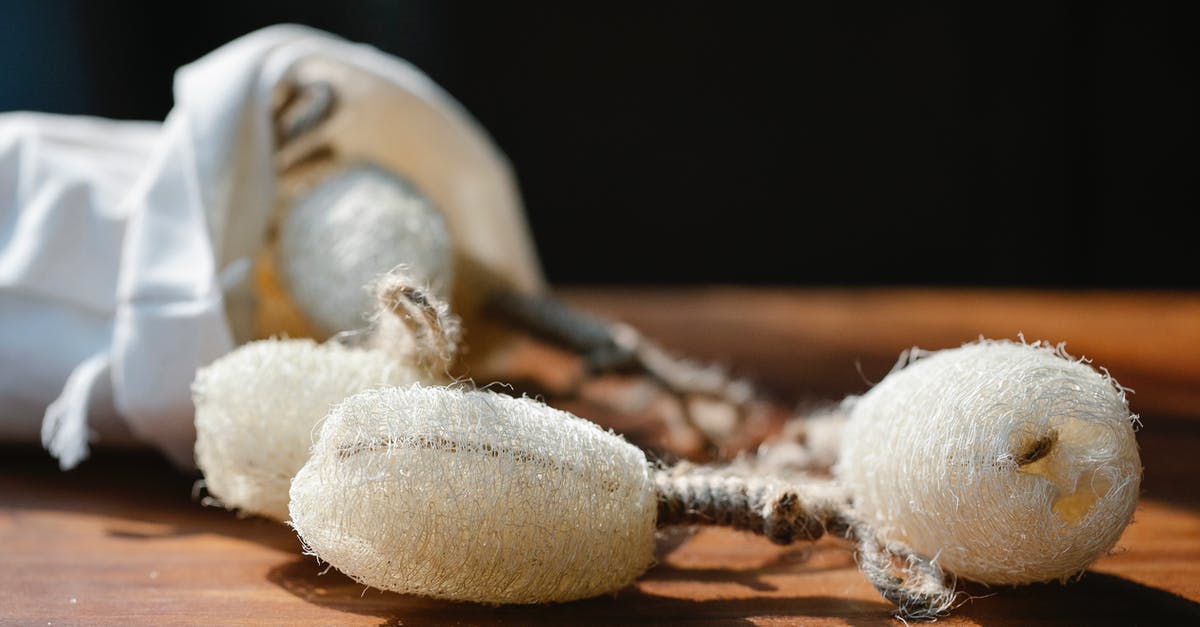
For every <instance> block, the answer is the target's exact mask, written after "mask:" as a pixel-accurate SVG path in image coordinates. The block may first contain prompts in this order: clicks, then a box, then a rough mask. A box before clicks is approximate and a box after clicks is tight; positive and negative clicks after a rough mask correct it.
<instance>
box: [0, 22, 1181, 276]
mask: <svg viewBox="0 0 1200 627" xmlns="http://www.w3.org/2000/svg"><path fill="white" fill-rule="evenodd" d="M783 6H785V4H784V3H778V4H776V3H770V4H767V3H763V4H749V3H722V4H707V5H705V4H698V3H671V4H658V3H653V4H651V3H644V4H642V3H631V4H623V3H614V2H603V3H548V2H547V3H537V4H534V3H527V4H526V3H523V4H520V5H515V6H514V5H508V4H506V3H482V2H481V3H467V2H442V1H437V0H428V1H420V2H403V1H397V2H388V1H383V0H379V1H373V2H337V3H326V2H304V1H299V0H290V1H287V2H278V1H272V2H261V1H250V0H242V1H239V2H228V1H224V0H208V1H205V2H196V3H176V2H161V3H149V2H147V3H142V2H137V3H134V2H85V1H81V2H65V1H64V2H59V1H47V2H35V1H29V2H9V1H8V0H0V110H10V109H34V110H44V111H54V112H62V113H80V114H93V115H100V116H109V117H117V118H145V119H161V118H162V117H163V116H164V115H165V114H166V112H167V110H168V109H169V108H170V106H171V91H170V90H171V74H172V72H173V70H174V69H175V68H176V67H177V66H179V65H181V64H184V63H187V62H189V61H191V60H194V59H196V58H197V57H200V56H202V55H203V54H205V53H206V52H208V51H210V50H212V49H214V48H216V47H218V46H220V45H221V44H222V43H224V42H226V41H228V40H230V39H233V38H235V37H237V36H239V35H241V34H244V33H246V32H248V31H250V30H253V29H256V28H259V27H262V26H266V25H269V24H273V23H277V22H283V21H291V22H300V23H305V24H309V25H312V26H316V27H319V28H323V29H326V30H329V31H332V32H334V33H337V34H340V35H342V36H344V37H346V38H349V39H353V40H358V41H365V42H368V43H371V44H374V45H375V46H377V47H379V48H381V49H383V50H386V51H388V52H392V53H395V54H397V55H399V56H402V57H405V58H407V59H409V60H410V61H412V62H414V63H415V64H416V65H417V66H419V67H421V68H423V69H424V70H425V71H426V72H427V73H429V74H430V75H431V76H432V77H433V79H434V80H435V81H437V82H439V83H441V84H442V85H443V86H444V87H445V88H446V89H447V90H448V91H449V92H450V93H452V94H454V95H455V96H456V97H457V98H458V99H459V100H460V101H462V103H463V104H464V105H466V107H467V108H468V109H469V110H470V111H472V112H473V113H474V115H475V116H476V117H477V118H478V119H479V120H480V121H481V122H482V123H483V125H484V126H485V127H487V128H488V129H489V130H490V131H491V133H492V134H493V136H494V137H495V139H496V141H497V142H498V143H499V145H500V146H501V147H502V149H503V150H504V151H505V152H506V153H507V154H508V155H509V157H510V158H511V160H512V161H513V163H514V164H515V166H516V169H517V172H518V175H519V178H520V182H521V186H522V189H523V192H524V194H525V199H526V204H527V209H528V215H529V219H530V222H531V224H532V227H533V230H534V233H535V236H536V238H537V241H538V246H539V249H540V253H541V255H542V261H543V263H544V265H545V267H546V270H547V274H548V275H549V277H550V279H551V280H552V281H553V282H556V283H710V282H729V283H777V284H852V285H859V284H931V285H942V284H948V285H1025V286H1073V287H1116V286H1121V287H1131V286H1132V287H1188V288H1192V287H1197V286H1200V280H1198V277H1197V273H1196V271H1195V268H1196V267H1197V261H1196V249H1197V246H1196V236H1195V232H1196V231H1195V230H1194V227H1192V226H1190V225H1191V224H1193V223H1192V222H1191V220H1192V219H1193V218H1194V213H1195V212H1196V209H1197V207H1200V202H1198V198H1197V193H1196V180H1197V172H1198V169H1197V159H1196V148H1197V142H1196V139H1197V134H1196V115H1195V112H1196V110H1197V109H1198V108H1200V106H1198V103H1197V101H1196V100H1197V99H1196V85H1197V78H1198V75H1197V65H1196V63H1195V62H1194V60H1193V59H1195V58H1197V57H1198V56H1200V55H1197V50H1196V48H1197V45H1196V41H1197V37H1196V35H1195V28H1196V22H1195V21H1193V20H1190V19H1187V17H1186V16H1185V15H1183V14H1182V10H1181V9H1182V7H1184V6H1185V5H1183V4H1182V3H1181V4H1180V5H1165V4H1142V3H1129V4H1128V5H1123V4H1122V5H1117V4H1113V5H1107V4H1101V3H1091V2H1078V3H1062V2H1040V3H1031V4H1029V5H1024V6H1021V7H1014V6H1013V5H1011V4H1007V3H1004V4H997V5H994V6H988V7H984V6H979V5H976V4H974V3H972V4H971V5H970V6H966V3H964V5H963V6H960V5H959V4H958V3H949V2H947V3H904V4H903V6H901V5H900V3H878V4H875V3H857V2H850V3H832V2H830V3H825V2H822V3H803V4H800V5H799V6H791V7H789V8H788V9H787V10H786V11H784V10H783V9H782V8H779V7H783ZM1185 225H1186V226H1185Z"/></svg>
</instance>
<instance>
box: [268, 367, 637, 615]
mask: <svg viewBox="0 0 1200 627" xmlns="http://www.w3.org/2000/svg"><path fill="white" fill-rule="evenodd" d="M656 511H657V500H656V498H655V495H654V491H653V484H652V481H651V477H650V470H649V467H648V465H647V463H646V460H645V457H644V455H643V454H642V452H641V451H640V450H639V449H638V448H637V447H634V446H633V445H631V444H629V443H627V442H625V441H624V440H623V439H621V438H620V437H618V436H615V435H612V434H611V433H608V432H605V431H603V430H601V429H600V428H599V427H597V426H596V425H594V424H592V423H590V422H587V421H584V420H582V419H579V418H576V417H574V416H572V415H570V414H567V413H565V412H562V411H559V410H556V409H552V408H550V407H547V406H545V405H542V404H541V403H538V402H536V401H532V400H529V399H524V398H512V397H508V396H502V395H498V394H493V393H490V392H479V391H472V392H463V391H460V390H455V389H449V388H428V387H421V386H410V387H405V388H392V389H381V390H369V391H365V392H362V393H360V394H358V395H356V396H353V397H351V398H349V399H347V400H346V401H345V402H343V403H341V404H340V405H338V406H337V407H336V408H335V409H334V410H333V412H332V413H331V414H330V416H329V417H328V419H327V420H326V421H325V423H324V425H323V426H322V428H321V434H320V440H319V441H318V443H317V445H316V446H315V447H314V449H313V454H312V458H311V459H310V460H309V462H308V463H307V464H306V465H305V466H304V468H303V469H302V470H301V471H300V473H299V474H297V475H296V478H295V481H294V482H293V483H292V489H291V517H292V525H293V526H294V527H295V528H296V531H297V532H298V533H299V535H300V537H301V538H302V539H303V541H304V543H305V545H306V546H307V547H308V550H309V551H310V552H311V553H313V554H315V555H317V556H319V557H320V558H321V559H323V560H325V561H327V562H329V563H330V564H332V565H334V566H335V567H337V568H338V570H341V571H342V572H344V573H346V574H347V575H349V576H351V577H353V578H354V579H356V580H357V581H359V582H362V583H364V584H367V585H370V586H374V587H377V588H382V589H385V590H394V591H397V592H403V593H411V594H421V595H429V596H435V597H439V598H445V599H455V600H466V601H478V602H485V603H541V602H548V601H569V600H572V599H579V598H584V597H590V596H595V595H598V594H604V593H606V592H611V591H614V590H617V589H620V588H621V587H623V586H625V585H627V584H628V583H630V582H631V581H633V579H634V578H636V577H637V576H638V575H640V574H641V573H642V572H643V571H644V570H645V569H646V568H647V567H648V566H649V565H650V564H651V562H652V561H653V559H654V525H655V515H656Z"/></svg>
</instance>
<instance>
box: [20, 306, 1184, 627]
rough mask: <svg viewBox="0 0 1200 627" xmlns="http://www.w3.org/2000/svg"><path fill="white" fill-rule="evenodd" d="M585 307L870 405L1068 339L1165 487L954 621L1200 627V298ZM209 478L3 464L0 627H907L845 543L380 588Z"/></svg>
mask: <svg viewBox="0 0 1200 627" xmlns="http://www.w3.org/2000/svg"><path fill="white" fill-rule="evenodd" d="M564 293H565V295H566V296H567V297H568V299H569V300H570V301H571V302H573V303H575V304H577V305H580V306H585V307H588V308H590V309H592V310H595V311H599V312H603V313H605V314H608V315H612V316H615V317H619V318H622V319H625V320H627V321H630V322H633V323H635V324H638V325H640V326H641V327H642V328H644V329H645V330H646V331H648V332H649V333H650V334H652V335H655V336H657V337H659V338H661V339H662V340H663V342H664V343H666V344H667V345H669V346H671V347H673V348H675V349H679V350H686V351H688V352H691V353H693V354H698V355H701V356H705V357H710V358H718V359H721V360H723V361H725V362H726V363H728V364H730V365H731V366H732V367H733V368H734V369H735V370H738V371H740V372H743V373H747V374H754V375H756V376H758V377H760V378H761V379H763V380H765V381H767V382H768V383H769V384H770V385H771V386H772V387H773V388H774V389H775V390H776V391H777V393H779V394H780V396H781V398H793V397H794V398H799V397H806V396H807V397H819V396H825V397H834V396H835V395H840V394H843V393H846V392H855V391H862V389H865V387H866V383H865V382H864V378H875V379H878V378H879V377H881V376H882V374H883V373H885V372H886V371H887V369H888V368H889V367H890V365H891V363H892V362H893V361H894V360H895V356H896V354H897V353H898V351H899V350H900V349H902V348H906V347H908V346H911V345H913V344H919V345H922V346H925V347H928V348H937V347H941V346H947V345H954V344H957V343H959V342H961V341H962V340H965V339H971V338H974V337H976V336H978V335H979V334H981V333H982V334H986V335H989V336H1012V335H1013V334H1015V333H1016V332H1017V331H1024V332H1025V334H1026V336H1027V337H1030V338H1031V339H1032V338H1033V337H1044V338H1047V339H1052V340H1055V341H1061V340H1065V341H1067V342H1068V348H1069V349H1073V350H1075V351H1076V352H1078V353H1083V354H1087V355H1089V356H1094V357H1095V358H1096V359H1097V362H1099V363H1101V364H1104V365H1106V366H1108V367H1109V368H1110V369H1111V370H1112V371H1113V372H1114V374H1115V375H1116V376H1117V377H1118V378H1120V379H1121V380H1122V381H1123V382H1125V383H1126V384H1128V385H1131V386H1133V387H1137V388H1138V394H1137V396H1135V397H1134V399H1135V403H1137V408H1138V410H1139V411H1141V412H1142V413H1143V414H1144V416H1143V419H1144V422H1145V425H1146V426H1145V428H1143V429H1142V431H1141V432H1140V433H1139V434H1138V439H1139V443H1140V446H1141V448H1142V459H1143V463H1144V465H1145V466H1146V477H1145V482H1144V490H1143V498H1142V502H1141V505H1140V506H1139V509H1138V513H1137V516H1136V520H1135V522H1134V524H1133V525H1131V526H1130V527H1129V528H1128V529H1127V530H1126V533H1125V535H1124V536H1123V537H1122V539H1121V541H1120V543H1119V545H1118V549H1117V550H1116V551H1115V552H1114V554H1113V555H1110V556H1107V557H1105V558H1103V559H1101V560H1100V561H1099V562H1097V563H1096V564H1095V565H1094V566H1093V567H1092V568H1091V569H1090V570H1089V571H1088V572H1087V573H1085V574H1084V575H1083V577H1082V578H1081V579H1080V580H1079V581H1076V582H1073V583H1071V584H1069V585H1061V584H1057V583H1054V584H1043V585H1036V586H1026V587H1021V588H993V589H990V590H989V589H984V588H982V587H967V591H968V592H969V593H970V594H971V599H970V600H968V601H967V602H966V603H964V604H963V605H962V606H961V607H959V608H958V609H957V610H956V611H955V613H954V614H953V615H952V616H950V617H949V618H947V619H943V620H942V621H941V623H943V624H950V625H1031V624H1033V625H1037V624H1054V625H1091V624H1103V625H1135V624H1138V625H1198V624H1200V488H1198V487H1197V479H1196V478H1197V477H1200V472H1198V471H1200V420H1198V418H1200V412H1198V411H1197V410H1195V409H1194V408H1195V407H1196V404H1195V402H1194V401H1195V400H1197V399H1200V392H1198V390H1200V386H1198V385H1197V383H1198V381H1200V361H1197V359H1198V357H1197V356H1198V355H1200V350H1198V349H1200V346H1198V345H1197V342H1198V341H1200V340H1198V335H1197V333H1200V330H1198V328H1197V327H1200V298H1198V297H1196V296H1195V295H1190V294H1162V293H1158V294H1145V293H1132V294H1131V293H1125V294H1113V293H1106V294H1069V293H1051V292H1041V293H1027V292H963V291H928V290H886V291H849V290H845V291H842V290H822V291H803V290H766V289H762V290H747V289H713V290H683V291H681V290H668V291H663V290H640V291H626V290H615V289H614V290H569V291H566V292H564ZM856 363H857V364H858V365H857V366H856ZM1160 393H1161V394H1162V396H1159V394H1160ZM194 481H195V477H193V476H190V475H186V474H183V473H180V472H178V471H175V470H173V469H172V468H170V467H169V466H168V465H166V464H165V463H164V462H163V461H161V460H160V459H159V458H157V457H155V456H153V455H150V454H146V453H118V452H102V453H100V454H98V455H97V456H96V457H95V458H93V459H91V460H89V461H88V462H87V463H85V464H84V465H83V466H81V467H80V468H78V469H76V470H75V471H72V472H69V473H60V472H59V471H58V470H57V467H56V466H55V465H54V464H53V463H52V462H51V461H50V460H49V459H48V458H47V457H46V456H45V455H44V454H43V453H42V452H41V451H39V450H37V449H36V448H35V447H7V448H0V624H6V625H7V624H14V625H214V624H247V625H309V624H312V625H377V624H389V625H413V624H511V625H527V624H581V625H591V624H626V623H637V624H658V623H687V624H720V625H740V624H765V625H875V624H899V623H898V622H896V621H895V620H894V619H892V618H891V609H892V608H891V607H890V606H889V605H888V604H887V603H885V602H884V601H883V600H882V599H881V598H880V597H879V596H878V595H877V594H876V593H875V591H874V590H873V589H872V588H871V586H870V585H869V584H868V583H867V582H866V580H865V579H864V578H863V577H862V576H861V575H860V574H859V572H858V570H857V569H856V567H855V565H854V561H853V554H852V552H851V551H850V549H849V547H848V546H847V545H845V544H844V543H841V542H838V541H836V540H823V541H821V542H819V543H816V544H815V545H796V546H792V547H777V546H774V545H772V544H770V543H768V542H766V541H764V540H762V539H759V538H756V537H751V536H748V535H744V534H741V533H737V532H730V531H724V530H703V531H700V532H696V533H691V532H672V533H671V534H668V535H665V536H663V537H662V538H661V539H660V541H659V548H658V555H659V563H658V565H656V566H655V567H653V568H652V569H651V570H650V571H649V572H648V573H646V575H645V576H644V577H642V578H641V579H640V580H639V581H638V582H637V583H636V584H634V585H633V586H630V587H629V588H627V589H625V590H622V591H621V592H619V593H618V594H616V595H615V596H610V597H603V598H598V599H591V600H587V601H580V602H575V603H568V604H561V605H549V606H535V607H487V606H480V605H470V604H456V603H446V602H439V601H433V600H428V599H421V598H415V597H407V596H401V595H396V594H392V593H385V592H380V591H377V590H367V589H364V587H363V586H361V585H358V584H356V583H354V582H352V581H351V580H349V579H347V578H346V577H344V576H342V575H340V574H339V573H337V572H336V571H332V570H330V571H328V572H324V570H325V569H324V568H323V567H322V566H320V565H318V564H317V562H316V561H315V560H314V559H313V558H311V557H306V556H303V555H301V553H300V546H299V543H298V541H297V540H296V538H295V535H294V534H293V533H292V532H291V531H290V530H289V529H288V528H287V527H285V526H283V525H280V524H277V523H273V522H270V521H266V520H262V519H254V518H246V519H243V518H238V517H237V516H235V515H233V514H231V513H228V512H225V511H222V510H217V509H213V508H206V507H203V506H202V505H200V504H199V503H198V502H197V501H196V499H195V498H194V495H193V490H192V488H193V483H194Z"/></svg>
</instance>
